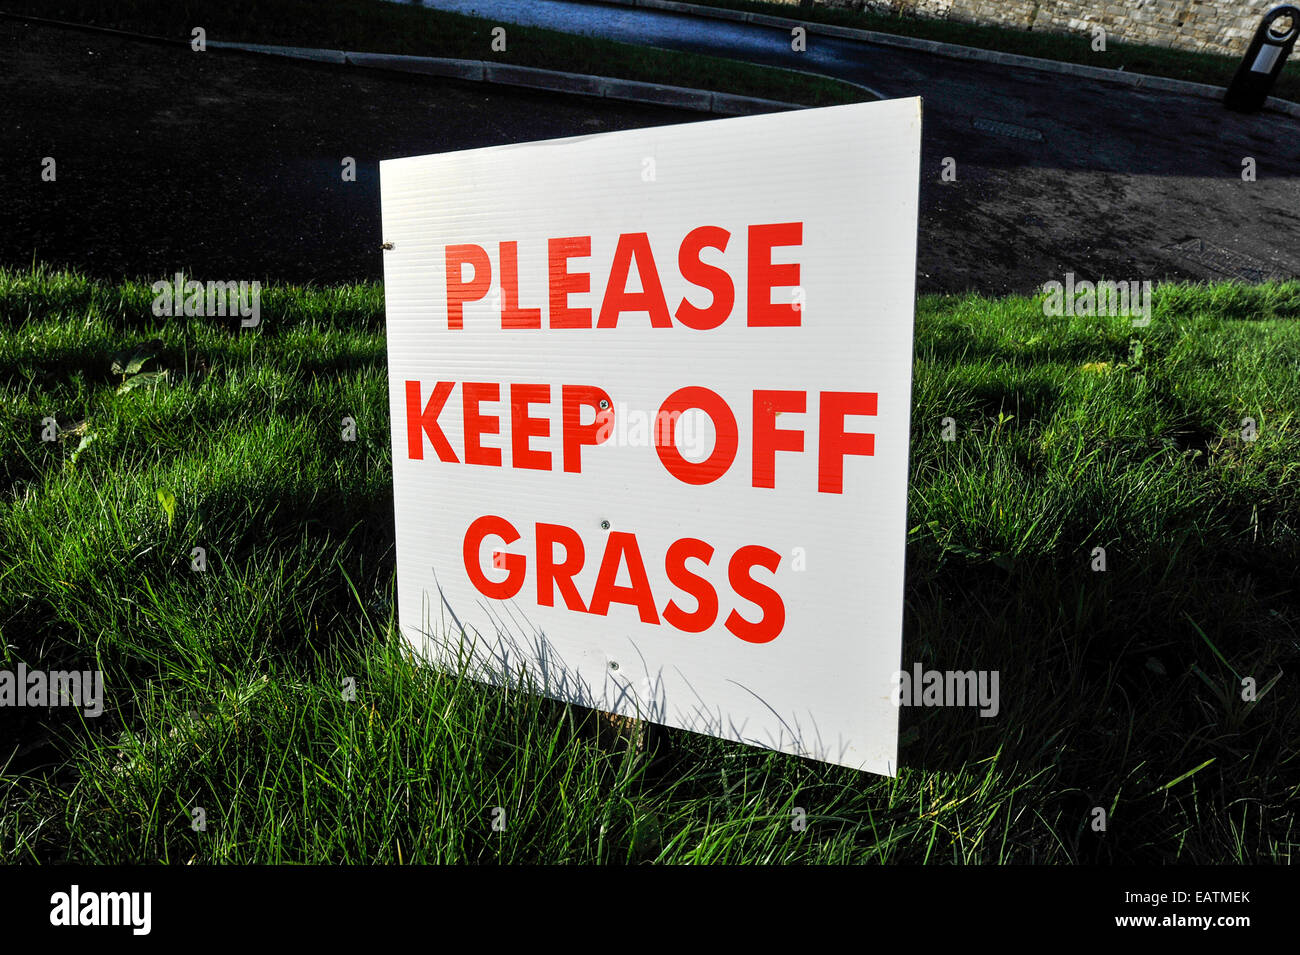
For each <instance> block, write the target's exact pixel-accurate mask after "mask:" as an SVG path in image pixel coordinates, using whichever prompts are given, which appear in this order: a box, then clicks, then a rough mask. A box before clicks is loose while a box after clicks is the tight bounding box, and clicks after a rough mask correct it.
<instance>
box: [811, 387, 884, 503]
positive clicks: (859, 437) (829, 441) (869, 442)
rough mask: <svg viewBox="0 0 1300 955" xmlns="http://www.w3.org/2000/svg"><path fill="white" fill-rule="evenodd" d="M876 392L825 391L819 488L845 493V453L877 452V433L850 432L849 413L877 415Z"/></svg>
mask: <svg viewBox="0 0 1300 955" xmlns="http://www.w3.org/2000/svg"><path fill="white" fill-rule="evenodd" d="M875 413H876V392H874V391H823V392H822V394H821V411H820V416H821V422H820V424H819V425H818V434H817V490H819V491H822V492H824V493H826V494H843V493H844V455H846V454H864V455H873V454H875V453H876V436H875V435H874V434H858V433H853V434H846V433H845V431H844V417H845V415H851V414H857V415H874V414H875Z"/></svg>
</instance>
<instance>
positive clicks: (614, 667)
mask: <svg viewBox="0 0 1300 955" xmlns="http://www.w3.org/2000/svg"><path fill="white" fill-rule="evenodd" d="M609 668H610V669H611V670H617V669H618V661H617V660H610V661H609Z"/></svg>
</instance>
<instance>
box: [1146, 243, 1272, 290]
mask: <svg viewBox="0 0 1300 955" xmlns="http://www.w3.org/2000/svg"><path fill="white" fill-rule="evenodd" d="M1164 251H1165V252H1172V253H1174V254H1175V255H1177V256H1179V257H1180V258H1184V259H1187V260H1188V261H1190V262H1195V263H1196V264H1197V265H1200V266H1203V267H1205V268H1207V269H1209V270H1211V271H1212V272H1218V273H1219V274H1220V275H1226V276H1228V277H1230V278H1237V279H1242V280H1243V281H1246V282H1266V281H1268V280H1269V279H1285V278H1290V276H1288V275H1287V274H1286V273H1284V272H1282V271H1280V270H1279V269H1277V268H1275V267H1273V266H1272V265H1269V264H1268V263H1267V262H1261V261H1260V260H1259V259H1254V258H1251V257H1250V256H1248V255H1242V254H1241V253H1240V252H1233V251H1232V250H1231V249H1222V248H1219V247H1218V246H1217V245H1211V244H1210V243H1209V242H1206V241H1205V240H1204V239H1188V240H1186V241H1185V242H1175V243H1174V244H1173V245H1166V246H1165V247H1164Z"/></svg>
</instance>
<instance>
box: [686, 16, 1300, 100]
mask: <svg viewBox="0 0 1300 955" xmlns="http://www.w3.org/2000/svg"><path fill="white" fill-rule="evenodd" d="M683 2H691V3H695V4H698V5H700V6H708V7H728V8H730V9H733V10H750V11H753V12H756V13H766V14H769V15H771V16H777V17H785V18H788V19H795V20H803V21H805V22H809V23H833V24H836V25H838V26H846V27H857V28H859V29H863V30H875V31H877V32H879V33H893V34H897V35H899V36H911V37H918V38H920V39H923V40H937V41H939V42H940V43H955V44H958V45H960V46H973V47H978V48H979V49H983V50H997V51H999V52H1002V53H1018V54H1020V55H1022V56H1037V57H1041V58H1042V59H1045V60H1061V61H1063V62H1066V63H1083V64H1086V65H1088V66H1100V67H1106V68H1108V69H1115V70H1118V69H1121V68H1122V69H1123V70H1125V71H1126V72H1128V73H1149V74H1151V75H1152V76H1167V77H1170V78H1172V79H1176V80H1189V81H1191V82H1193V83H1209V84H1211V85H1213V86H1223V87H1226V86H1227V85H1228V83H1229V82H1230V81H1231V80H1232V75H1233V74H1234V73H1235V72H1236V70H1237V66H1238V64H1239V63H1240V62H1241V57H1240V56H1226V55H1223V54H1218V53H1196V52H1193V51H1190V50H1178V49H1172V48H1170V47H1163V46H1152V45H1150V44H1144V43H1125V42H1124V41H1123V39H1122V38H1121V37H1120V36H1119V35H1118V34H1116V33H1114V32H1110V33H1108V34H1107V37H1106V49H1105V50H1104V51H1095V50H1093V49H1092V34H1091V33H1090V32H1086V31H1080V32H1078V33H1074V34H1067V33H1047V32H1044V31H1041V30H1032V31H1031V30H1016V29H1011V28H1008V27H997V26H981V25H978V24H973V23H963V22H960V21H957V20H937V19H927V18H925V17H916V16H909V15H907V14H905V13H881V12H873V11H870V10H853V9H848V8H845V7H827V6H823V5H821V4H817V5H816V6H812V7H802V6H800V5H798V4H795V3H771V2H766V0H683ZM810 42H812V41H810ZM1272 95H1274V96H1279V97H1281V98H1282V99H1289V100H1293V101H1297V100H1300V69H1297V68H1296V67H1294V66H1292V67H1288V68H1285V69H1283V71H1282V73H1281V75H1280V76H1279V77H1278V79H1277V85H1276V86H1275V87H1274V88H1273V94H1272Z"/></svg>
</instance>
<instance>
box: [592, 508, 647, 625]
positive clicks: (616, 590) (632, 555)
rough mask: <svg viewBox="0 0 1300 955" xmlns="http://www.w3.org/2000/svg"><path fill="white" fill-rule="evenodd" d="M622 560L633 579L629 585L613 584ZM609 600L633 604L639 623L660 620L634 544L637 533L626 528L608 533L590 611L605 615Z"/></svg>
mask: <svg viewBox="0 0 1300 955" xmlns="http://www.w3.org/2000/svg"><path fill="white" fill-rule="evenodd" d="M624 560H626V561H627V572H628V576H629V578H630V579H631V581H632V584H631V586H629V587H620V586H617V584H616V581H617V580H618V570H619V567H620V566H622V564H623V561H624ZM611 601H612V602H614V603H621V604H629V605H630V606H633V607H636V608H637V611H638V612H639V613H640V615H641V622H642V623H654V624H657V623H658V622H659V614H658V613H656V612H655V597H654V594H653V593H652V592H651V590H650V578H648V577H647V576H646V572H645V562H644V561H642V560H641V550H640V549H639V548H638V547H637V545H636V535H635V534H629V533H627V532H626V531H611V532H610V534H609V541H608V542H607V543H606V544H605V555H604V557H602V558H601V561H600V571H599V573H597V575H596V587H595V589H594V590H593V591H592V593H591V610H590V612H591V613H594V614H598V615H600V616H602V617H604V616H607V615H608V614H609V605H610V602H611Z"/></svg>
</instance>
